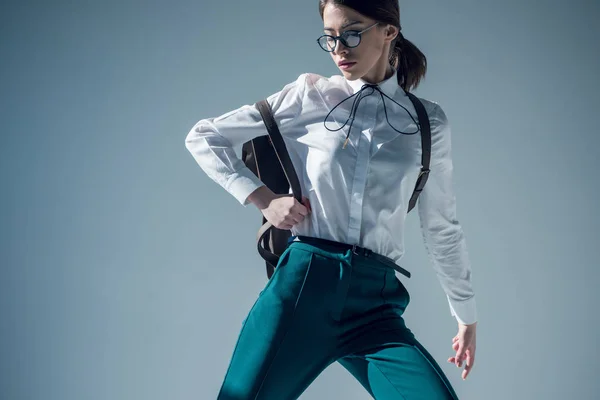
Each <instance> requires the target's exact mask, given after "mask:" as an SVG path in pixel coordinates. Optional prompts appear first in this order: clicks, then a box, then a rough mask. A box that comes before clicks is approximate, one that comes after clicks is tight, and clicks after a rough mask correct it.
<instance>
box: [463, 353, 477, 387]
mask: <svg viewBox="0 0 600 400" xmlns="http://www.w3.org/2000/svg"><path fill="white" fill-rule="evenodd" d="M466 355H467V357H466V361H467V365H466V366H465V369H464V371H463V373H462V378H463V380H465V379H467V376H468V375H469V372H471V369H473V364H475V353H474V352H472V351H470V350H467V352H466Z"/></svg>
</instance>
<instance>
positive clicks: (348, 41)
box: [317, 22, 379, 53]
mask: <svg viewBox="0 0 600 400" xmlns="http://www.w3.org/2000/svg"><path fill="white" fill-rule="evenodd" d="M377 24H379V22H375V23H374V24H373V25H371V26H369V27H367V28H365V29H363V30H362V31H345V32H344V33H342V34H341V35H340V36H331V35H323V36H321V37H319V38H318V39H317V43H319V46H321V48H322V49H323V50H325V51H327V52H329V53H331V52H332V51H334V50H335V48H336V46H337V42H338V40H339V41H341V42H342V43H343V44H344V46H346V47H349V48H353V47H356V46H358V45H359V44H360V39H361V36H360V35H361V34H363V33H365V32H366V31H368V30H369V29H371V28H372V27H374V26H375V25H377Z"/></svg>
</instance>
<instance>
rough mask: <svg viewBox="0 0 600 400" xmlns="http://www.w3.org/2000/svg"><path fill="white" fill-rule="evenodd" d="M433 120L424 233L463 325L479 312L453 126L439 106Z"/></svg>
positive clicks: (422, 203)
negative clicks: (457, 186)
mask: <svg viewBox="0 0 600 400" xmlns="http://www.w3.org/2000/svg"><path fill="white" fill-rule="evenodd" d="M430 121H431V142H432V144H431V162H430V173H429V178H428V180H427V183H426V184H425V187H424V188H423V191H422V192H421V194H420V195H419V199H418V210H419V219H420V224H421V231H422V235H423V240H424V242H425V248H426V249H427V253H428V255H429V258H430V260H431V262H432V263H433V266H434V270H435V272H436V274H437V277H438V279H439V282H440V284H441V286H442V288H443V290H444V292H445V293H446V297H447V299H448V304H449V306H450V313H451V315H453V316H454V317H455V318H456V320H457V321H458V322H460V323H462V324H472V323H474V322H476V321H477V310H476V306H475V295H474V291H473V287H472V282H471V265H470V261H469V256H468V252H467V246H466V241H465V235H464V233H463V229H462V227H461V225H460V223H459V221H458V219H457V217H456V198H455V195H454V190H453V183H452V171H453V164H452V157H451V140H450V136H451V135H450V125H449V123H448V119H447V117H446V114H445V113H444V111H443V110H442V108H441V107H440V106H439V105H437V104H435V107H434V109H433V110H432V112H431V114H430Z"/></svg>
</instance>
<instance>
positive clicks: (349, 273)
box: [218, 242, 458, 400]
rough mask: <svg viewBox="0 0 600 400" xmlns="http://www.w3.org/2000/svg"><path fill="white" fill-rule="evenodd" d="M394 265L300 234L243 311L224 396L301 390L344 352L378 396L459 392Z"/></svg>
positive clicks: (277, 398)
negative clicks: (409, 310)
mask: <svg viewBox="0 0 600 400" xmlns="http://www.w3.org/2000/svg"><path fill="white" fill-rule="evenodd" d="M409 301H410V296H409V294H408V291H407V290H406V288H405V287H404V285H403V284H402V282H401V281H400V280H399V279H398V278H397V277H396V274H395V272H394V270H393V269H392V268H390V267H389V266H386V265H385V264H382V263H380V262H377V261H375V260H373V259H371V258H369V257H368V256H364V255H356V254H353V252H352V251H351V250H347V251H346V250H336V248H332V247H331V246H328V245H322V244H316V245H315V244H308V243H302V242H292V243H291V244H290V245H289V246H288V247H287V249H286V250H285V252H284V253H283V254H282V256H281V258H280V260H279V264H278V265H277V268H276V269H275V273H274V274H273V276H272V277H271V279H270V280H269V281H268V282H267V284H266V285H265V287H264V289H263V290H262V291H261V292H260V294H259V295H258V298H257V300H256V302H255V303H254V305H253V306H252V308H251V309H250V311H249V313H248V315H247V317H246V319H245V320H244V322H243V324H242V328H241V332H240V334H239V337H238V340H237V343H236V345H235V349H234V351H233V355H232V357H231V360H230V364H229V367H228V369H227V372H226V374H225V378H224V381H223V384H222V386H221V389H220V392H219V395H218V400H234V399H235V400H250V399H252V400H258V399H261V400H263V399H264V400H288V399H290V400H291V399H297V398H298V397H299V396H300V395H301V394H302V393H303V392H304V391H305V390H306V388H307V387H308V386H309V385H310V384H311V382H313V381H314V380H315V378H316V377H317V376H318V375H319V374H320V373H321V372H322V371H323V370H324V369H325V368H327V367H328V366H329V365H331V364H332V363H333V362H339V363H340V364H341V365H342V366H343V367H344V368H345V369H346V370H348V371H349V372H350V373H351V374H352V375H353V376H354V377H355V378H356V379H357V380H358V381H359V382H360V384H361V385H362V386H363V387H364V388H365V389H366V390H367V391H368V392H369V393H370V394H371V396H372V397H373V398H374V399H377V400H389V399H401V400H437V399H452V400H456V399H458V397H457V396H456V393H455V392H454V390H453V389H452V386H451V384H450V382H449V381H448V379H447V377H446V376H445V375H444V373H443V372H442V369H441V368H440V366H439V365H438V364H437V363H436V361H435V360H434V359H433V357H432V356H431V355H430V354H429V353H428V352H427V351H426V350H425V348H424V347H423V346H422V345H421V344H420V343H419V342H418V341H417V339H415V336H414V335H413V333H412V332H411V331H410V329H408V328H407V327H406V325H405V323H404V319H403V318H402V314H403V313H404V311H405V309H406V307H407V305H408V303H409Z"/></svg>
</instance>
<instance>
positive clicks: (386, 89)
mask: <svg viewBox="0 0 600 400" xmlns="http://www.w3.org/2000/svg"><path fill="white" fill-rule="evenodd" d="M396 76H397V71H396V69H394V73H393V74H392V76H390V77H389V78H387V79H385V80H383V81H381V82H379V83H378V84H377V85H378V86H379V88H380V89H381V91H382V92H383V93H385V94H386V95H388V96H390V97H392V96H394V94H395V93H396V90H397V89H398V88H399V87H400V85H398V78H396ZM344 79H346V78H344ZM346 82H348V85H349V86H350V87H351V88H352V93H356V92H358V91H359V90H360V89H361V88H362V87H363V85H367V84H368V82H365V81H364V80H362V79H360V78H359V79H356V80H353V81H351V80H348V79H346Z"/></svg>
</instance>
